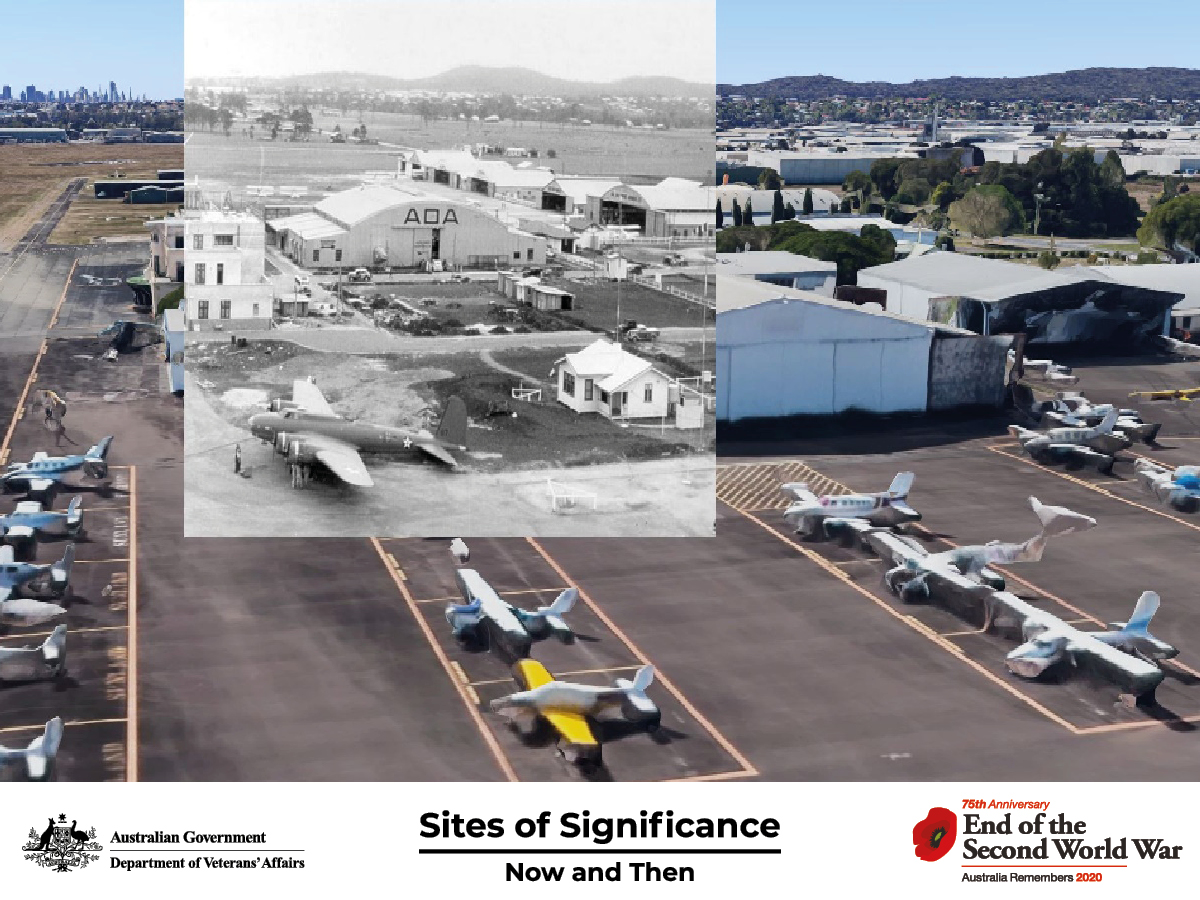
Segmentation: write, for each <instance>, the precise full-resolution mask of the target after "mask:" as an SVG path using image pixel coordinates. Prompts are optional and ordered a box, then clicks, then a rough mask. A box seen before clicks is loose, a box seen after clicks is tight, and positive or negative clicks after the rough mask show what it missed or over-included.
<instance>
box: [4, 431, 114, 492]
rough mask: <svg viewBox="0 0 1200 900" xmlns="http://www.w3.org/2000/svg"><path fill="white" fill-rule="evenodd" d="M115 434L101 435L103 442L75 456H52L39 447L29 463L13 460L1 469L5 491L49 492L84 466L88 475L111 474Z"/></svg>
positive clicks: (99, 476) (95, 476)
mask: <svg viewBox="0 0 1200 900" xmlns="http://www.w3.org/2000/svg"><path fill="white" fill-rule="evenodd" d="M112 441H113V439H112V435H111V434H110V435H109V436H108V437H105V438H101V439H100V443H98V444H96V445H95V446H94V447H91V448H89V449H88V451H87V453H83V454H75V455H73V456H48V455H47V454H46V453H45V451H42V450H39V451H38V452H37V453H35V454H33V459H31V460H29V462H23V463H11V464H10V465H9V466H8V468H7V469H5V470H4V471H3V472H0V486H2V487H3V488H4V490H5V492H26V493H37V492H41V491H45V490H47V489H49V488H50V487H52V486H53V485H55V484H57V483H58V482H60V481H62V478H63V476H64V475H66V474H68V473H69V472H74V471H76V470H77V469H83V472H84V474H85V475H89V476H91V477H92V478H103V477H104V476H105V475H107V474H108V450H109V448H110V447H111V446H112Z"/></svg>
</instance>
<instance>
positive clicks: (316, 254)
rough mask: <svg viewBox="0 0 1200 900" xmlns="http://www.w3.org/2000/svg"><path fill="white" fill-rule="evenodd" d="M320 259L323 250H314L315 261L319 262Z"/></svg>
mask: <svg viewBox="0 0 1200 900" xmlns="http://www.w3.org/2000/svg"><path fill="white" fill-rule="evenodd" d="M320 259H321V251H320V250H314V251H313V262H318V261H319V260H320Z"/></svg>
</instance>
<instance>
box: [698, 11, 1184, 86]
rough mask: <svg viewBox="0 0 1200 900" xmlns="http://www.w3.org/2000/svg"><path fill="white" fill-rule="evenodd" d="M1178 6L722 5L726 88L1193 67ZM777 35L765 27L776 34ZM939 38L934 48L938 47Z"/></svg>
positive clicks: (721, 73) (720, 73)
mask: <svg viewBox="0 0 1200 900" xmlns="http://www.w3.org/2000/svg"><path fill="white" fill-rule="evenodd" d="M1186 10H1187V8H1186V7H1185V6H1184V4H1183V3H1182V2H1180V0H1164V2H1163V3H1161V4H1158V5H1157V6H1156V8H1155V12H1154V15H1153V16H1144V17H1139V16H1124V17H1121V18H1120V20H1119V22H1118V21H1117V20H1115V19H1114V18H1112V17H1110V16H1106V15H1098V14H1096V10H1090V11H1088V10H1081V9H1079V7H1077V6H1072V5H1071V4H1061V5H1055V4H1046V3H1039V2H1035V0H1010V2H1008V3H1006V4H1004V5H1003V7H997V6H975V7H973V6H971V5H969V4H960V3H954V2H951V0H910V2H908V3H904V4H896V3H893V2H885V0H861V2H859V3H857V4H856V5H855V7H854V10H853V21H852V22H851V21H850V20H849V19H848V18H847V11H846V9H845V8H843V7H841V6H839V5H837V4H815V3H803V4H798V3H792V2H787V0H748V2H743V3H730V2H727V0H722V2H720V3H718V4H717V61H716V68H717V76H716V81H717V83H718V84H755V83H758V82H761V81H768V80H770V79H772V78H783V77H786V76H789V75H828V76H832V77H834V78H841V79H844V80H846V81H856V82H863V81H887V82H893V83H904V82H909V81H913V80H917V79H926V78H949V77H953V76H956V75H957V76H961V77H964V78H966V77H985V78H1014V77H1020V76H1027V75H1044V74H1047V73H1051V72H1066V71H1070V70H1073V69H1087V68H1095V67H1105V66H1119V67H1131V68H1144V67H1152V66H1158V67H1180V68H1195V67H1196V54H1195V50H1194V49H1193V48H1192V46H1191V44H1190V42H1188V41H1170V40H1163V29H1164V23H1166V22H1170V21H1173V20H1178V21H1183V18H1182V17H1183V16H1185V15H1186V14H1187V13H1186ZM768 25H769V27H766V26H768ZM935 35H936V36H937V39H936V41H935V40H933V38H934V36H935Z"/></svg>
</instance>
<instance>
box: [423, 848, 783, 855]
mask: <svg viewBox="0 0 1200 900" xmlns="http://www.w3.org/2000/svg"><path fill="white" fill-rule="evenodd" d="M417 852H418V853H438V854H455V853H462V854H471V853H489V854H496V853H514V854H519V853H524V854H545V853H566V854H599V853H607V854H623V855H629V854H633V853H642V854H645V853H663V854H672V853H686V854H710V855H722V856H732V855H737V854H741V853H748V854H764V853H782V852H783V850H780V849H768V848H765V847H757V848H746V849H741V850H739V849H734V848H728V847H711V848H702V847H687V848H679V849H676V848H672V847H642V848H637V847H612V848H605V847H583V848H578V849H577V848H571V847H551V848H544V849H539V848H537V847H472V848H467V849H463V850H458V849H453V848H450V847H422V848H420V849H418V850H417Z"/></svg>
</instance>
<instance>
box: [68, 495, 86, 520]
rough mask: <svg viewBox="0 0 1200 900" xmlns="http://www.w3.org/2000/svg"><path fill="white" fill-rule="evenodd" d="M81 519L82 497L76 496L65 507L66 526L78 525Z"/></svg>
mask: <svg viewBox="0 0 1200 900" xmlns="http://www.w3.org/2000/svg"><path fill="white" fill-rule="evenodd" d="M82 519H83V497H82V496H81V495H79V494H76V495H75V496H74V497H72V498H71V502H70V504H69V505H68V506H67V525H70V526H74V525H78V524H79V522H80V521H81V520H82Z"/></svg>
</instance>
